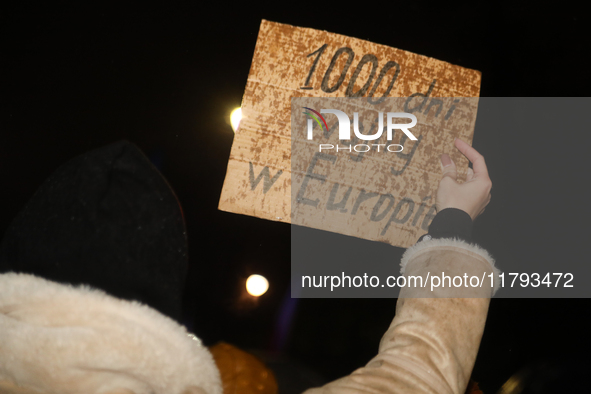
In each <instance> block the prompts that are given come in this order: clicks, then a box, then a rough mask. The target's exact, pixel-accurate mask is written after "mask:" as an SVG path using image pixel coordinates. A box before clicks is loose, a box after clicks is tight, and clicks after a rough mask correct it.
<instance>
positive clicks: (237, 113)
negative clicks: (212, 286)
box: [230, 107, 264, 293]
mask: <svg viewBox="0 0 591 394" xmlns="http://www.w3.org/2000/svg"><path fill="white" fill-rule="evenodd" d="M240 119H242V108H240V107H238V108H236V109H235V110H234V111H232V114H231V115H230V123H231V124H232V130H234V132H236V129H238V125H239V124H240ZM263 293H264V292H263Z"/></svg>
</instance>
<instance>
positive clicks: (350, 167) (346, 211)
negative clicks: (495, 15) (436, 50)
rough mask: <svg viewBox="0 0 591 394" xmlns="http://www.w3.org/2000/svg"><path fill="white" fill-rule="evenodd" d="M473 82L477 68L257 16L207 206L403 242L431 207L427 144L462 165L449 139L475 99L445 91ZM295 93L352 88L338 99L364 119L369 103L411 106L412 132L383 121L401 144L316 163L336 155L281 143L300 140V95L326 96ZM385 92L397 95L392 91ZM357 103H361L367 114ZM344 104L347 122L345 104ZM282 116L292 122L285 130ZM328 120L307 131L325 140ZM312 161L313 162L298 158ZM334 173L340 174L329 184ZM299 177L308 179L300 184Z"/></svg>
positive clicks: (329, 94) (470, 123)
mask: <svg viewBox="0 0 591 394" xmlns="http://www.w3.org/2000/svg"><path fill="white" fill-rule="evenodd" d="M479 92H480V73H479V72H478V71H474V70H469V69H465V68H462V67H459V66H454V65H451V64H449V63H446V62H442V61H439V60H436V59H432V58H428V57H425V56H421V55H417V54H414V53H410V52H405V51H402V50H399V49H395V48H391V47H387V46H384V45H379V44H374V43H370V42H367V41H363V40H359V39H355V38H350V37H346V36H342V35H338V34H332V33H328V32H324V31H318V30H313V29H306V28H299V27H294V26H289V25H284V24H279V23H273V22H268V21H263V22H262V23H261V28H260V31H259V36H258V39H257V43H256V48H255V53H254V57H253V61H252V65H251V69H250V73H249V76H248V80H247V84H246V89H245V93H244V98H243V102H242V116H243V118H242V121H241V123H240V127H239V129H238V130H237V131H236V135H235V138H234V142H233V145H232V150H231V154H230V159H229V162H228V169H227V174H226V179H225V181H224V186H223V190H222V194H221V197H220V203H219V209H221V210H224V211H229V212H234V213H240V214H246V215H252V216H256V217H260V218H264V219H269V220H276V221H283V222H287V223H294V224H302V225H306V226H310V227H314V228H319V229H323V230H329V231H335V232H339V233H343V234H347V235H352V236H356V237H360V238H366V239H371V240H379V241H384V242H388V243H390V244H392V245H395V246H402V247H407V246H409V245H411V244H413V243H414V242H415V241H416V239H417V238H418V237H419V236H420V235H421V234H423V233H424V232H426V228H428V225H429V223H430V220H431V219H432V217H433V216H434V213H435V209H434V203H435V197H434V192H435V190H436V188H437V183H438V181H439V179H440V168H439V155H440V154H441V153H444V152H445V153H449V154H451V156H452V159H453V160H454V161H455V162H456V164H457V165H458V169H459V172H460V173H465V171H466V169H467V166H468V161H467V160H466V159H465V158H464V157H463V156H461V154H459V153H458V152H456V151H455V150H454V149H452V147H453V139H454V138H456V137H459V138H462V139H463V140H465V141H467V142H471V141H472V136H473V130H474V122H475V116H476V107H477V99H463V100H460V99H454V98H477V97H478V96H479ZM299 97H301V98H319V99H320V98H335V99H336V98H339V97H340V98H345V97H346V98H351V99H353V98H360V99H359V100H361V101H349V102H345V103H344V104H343V105H344V107H347V106H351V105H352V106H353V107H357V108H361V107H364V106H365V107H366V108H365V111H366V113H365V116H364V112H363V111H364V110H360V112H359V119H364V120H361V121H360V124H361V125H362V126H360V128H364V129H365V130H370V129H371V127H372V126H371V125H370V124H365V123H364V121H368V120H373V119H374V118H376V115H377V114H378V112H380V111H381V112H384V113H386V114H387V113H388V112H395V111H393V110H391V109H392V108H393V106H395V107H398V109H399V112H408V113H412V114H414V115H415V116H416V117H417V120H418V125H417V126H416V127H417V128H416V129H415V131H416V136H417V137H418V138H417V139H416V140H412V139H411V138H408V136H406V134H404V133H402V132H401V131H400V130H395V131H394V135H393V138H392V139H391V141H390V142H391V143H392V144H397V145H400V146H402V147H403V150H402V151H400V152H396V151H395V150H396V149H394V151H392V152H387V153H388V155H385V154H384V151H382V152H375V154H373V155H372V152H367V153H364V155H365V156H366V159H364V160H357V161H356V160H354V159H351V157H355V156H356V155H359V154H360V153H362V152H358V151H357V150H355V151H351V152H349V151H347V152H344V154H345V155H348V156H347V157H348V161H347V162H346V161H345V160H344V157H345V156H342V158H339V163H344V164H345V166H344V167H335V166H332V167H329V166H327V164H336V163H337V162H336V160H335V162H334V163H331V162H330V161H326V160H322V159H319V157H318V156H317V155H316V153H321V152H318V145H319V144H318V143H316V145H310V148H309V149H307V150H305V153H302V154H299V155H298V156H297V157H293V156H292V143H296V141H297V140H302V141H303V140H306V131H305V128H306V127H307V124H308V123H307V120H308V119H310V117H309V116H308V115H304V114H302V111H303V110H302V108H301V107H304V106H306V107H307V106H308V105H316V108H317V110H318V111H320V108H327V107H326V105H327V104H325V103H318V104H314V102H313V101H312V103H311V104H310V103H308V104H306V102H302V103H303V104H302V103H295V104H294V103H292V101H295V99H294V100H292V98H299ZM363 97H366V98H365V99H362V98H363ZM393 97H400V98H401V99H394V100H398V101H396V102H392V101H391V100H392V99H390V98H393ZM367 98H369V99H367ZM436 98H437V99H436ZM389 100H390V101H389ZM330 103H331V104H330V105H333V104H334V105H337V104H336V102H335V103H332V102H330ZM385 105H389V107H387V108H386V107H384V106H385ZM292 106H293V107H292ZM368 106H370V107H371V108H369V107H368ZM295 108H297V111H298V112H297V114H298V116H300V115H301V116H300V117H299V118H297V120H294V119H295V118H293V117H292V112H294V115H295ZM308 108H312V107H308ZM367 111H370V112H371V111H373V112H372V113H373V115H371V114H370V113H369V112H367ZM308 113H309V114H311V112H308ZM448 114H449V115H448ZM349 116H350V118H351V121H352V122H353V113H352V112H351V113H349ZM446 116H447V118H446ZM300 121H301V124H297V122H300ZM384 121H385V120H384ZM292 122H296V123H293V124H296V126H295V127H298V130H299V132H298V133H297V135H296V134H295V133H294V135H293V136H292V131H293V130H294V129H293V128H292V127H294V126H292ZM385 122H386V121H385ZM336 123H337V122H336V117H334V116H333V115H329V116H326V123H325V125H324V126H322V127H324V128H322V127H320V128H318V127H319V125H316V126H315V127H317V129H316V131H315V132H316V133H317V136H322V135H323V134H322V133H325V135H324V137H326V138H325V140H323V141H320V140H319V139H320V138H324V137H317V140H316V141H315V142H322V143H329V140H330V138H336V137H335V136H337V135H338V133H332V134H331V133H329V130H328V129H327V128H329V129H330V128H334V127H335V125H336ZM351 129H353V123H351ZM329 134H330V135H329ZM383 137H384V138H385V137H386V133H385V132H384V136H383ZM405 137H406V138H405ZM333 142H334V141H333ZM342 142H343V141H341V146H342V145H343V144H342ZM353 142H354V141H351V142H350V145H351V146H352V145H354V144H353ZM357 142H359V141H357ZM361 142H363V141H361ZM377 142H378V141H377V140H376V141H374V143H377ZM337 144H338V139H337ZM333 145H334V144H333ZM294 146H295V145H294ZM374 150H375V148H374ZM299 152H304V151H301V150H300V151H299ZM324 154H327V155H330V154H333V155H334V154H335V152H334V151H333V152H328V151H327V152H324ZM338 154H339V155H342V152H338ZM315 155H316V156H315ZM362 156H363V155H362ZM314 157H316V159H314ZM312 161H314V166H312V167H314V168H312V170H310V164H311V163H312ZM322 166H324V167H326V168H324V169H323V168H322ZM294 171H295V173H293V172H294ZM310 171H312V172H310ZM345 173H346V174H348V176H347V182H346V183H347V185H346V187H345V188H340V189H341V190H340V189H339V187H340V185H341V184H342V181H343V180H344V177H343V174H345ZM311 174H322V175H320V177H321V178H322V177H324V181H320V182H319V181H316V182H311V181H310V179H316V180H318V179H319V178H318V177H316V178H315V176H314V175H311ZM355 174H357V177H356V175H355ZM368 174H371V176H369V177H368ZM306 178H309V180H308V182H306V183H307V185H306V188H305V190H304V194H302V193H301V188H302V183H303V182H304V181H305V179H306ZM380 179H381V180H380ZM339 180H340V181H341V183H339V182H338V181H339ZM372 180H373V181H372ZM372 182H373V183H372ZM335 183H337V184H339V186H337V187H335V186H334V184H335ZM349 187H350V188H351V191H350V192H349V194H348V196H347V199H346V200H345V199H344V197H345V195H346V193H347V192H348V190H349ZM292 188H293V189H294V190H292ZM296 188H297V190H296ZM339 190H340V191H339ZM310 193H312V194H313V195H314V198H311V196H312V194H310ZM331 193H332V197H331ZM372 193H373V194H372ZM298 195H299V197H300V200H299V201H304V202H307V201H316V200H318V203H317V204H315V206H312V205H310V204H306V203H304V204H300V203H299V202H298ZM302 198H303V200H302ZM359 199H362V200H364V201H365V203H363V204H362V202H361V201H360V200H359ZM366 200H367V201H366ZM294 204H297V205H298V206H297V207H296V206H294ZM331 204H332V205H331ZM339 204H340V205H339ZM300 205H301V206H300ZM337 205H338V209H337V208H335V206H337ZM376 206H377V208H376ZM411 206H412V212H411V213H410V214H409V212H410V211H411ZM355 207H357V209H356V210H355ZM333 208H334V209H333ZM396 209H398V212H397V213H396V215H394V217H392V213H393V212H394V211H395V210H396ZM353 211H355V214H352V212H353ZM296 212H298V214H297V215H295V216H294V213H296ZM358 213H359V214H358ZM339 214H340V216H339ZM372 214H373V216H372ZM347 215H348V216H347ZM378 218H379V219H380V220H376V219H378ZM402 218H406V220H405V221H402ZM386 223H389V224H388V226H387V228H386V231H384V227H386Z"/></svg>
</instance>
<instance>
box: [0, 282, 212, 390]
mask: <svg viewBox="0 0 591 394" xmlns="http://www.w3.org/2000/svg"><path fill="white" fill-rule="evenodd" d="M193 338H194V339H192V338H191V337H189V336H188V333H187V331H186V330H185V328H184V327H182V326H181V325H179V324H178V323H176V322H175V321H173V320H172V319H169V318H168V317H166V316H164V315H162V314H160V313H159V312H157V311H156V310H154V309H151V308H149V307H147V306H145V305H142V304H139V303H137V302H129V301H124V300H120V299H117V298H115V297H112V296H110V295H108V294H106V293H104V292H102V291H99V290H95V289H91V288H89V287H86V286H80V287H73V286H69V285H62V284H58V283H55V282H51V281H48V280H45V279H42V278H38V277H35V276H33V275H27V274H15V273H8V274H2V275H0V349H1V351H0V381H2V380H4V381H6V380H8V381H11V382H13V383H15V384H16V385H18V386H19V387H26V388H29V389H31V390H32V391H36V392H39V393H63V394H74V393H76V394H78V393H80V394H81V393H84V394H94V393H96V394H99V393H108V392H115V391H117V390H120V389H127V390H130V392H133V393H134V394H148V393H151V394H165V393H166V394H181V393H183V392H184V391H185V390H187V389H188V388H190V387H193V390H195V391H187V392H201V391H203V392H205V393H207V394H221V392H222V389H221V382H220V376H219V372H218V370H217V367H216V365H215V363H214V361H213V358H212V356H211V354H210V353H209V351H208V350H207V349H206V348H205V347H204V346H203V345H202V344H201V341H199V340H198V339H197V338H196V337H193ZM199 389H201V391H200V390H199Z"/></svg>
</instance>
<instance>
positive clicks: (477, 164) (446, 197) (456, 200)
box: [435, 139, 492, 220]
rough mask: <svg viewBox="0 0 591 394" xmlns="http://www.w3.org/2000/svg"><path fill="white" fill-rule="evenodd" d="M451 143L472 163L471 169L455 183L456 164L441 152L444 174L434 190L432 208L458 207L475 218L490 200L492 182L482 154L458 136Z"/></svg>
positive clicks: (438, 209) (439, 209)
mask: <svg viewBox="0 0 591 394" xmlns="http://www.w3.org/2000/svg"><path fill="white" fill-rule="evenodd" d="M454 144H455V146H456V148H458V150H459V151H460V152H462V153H463V154H464V156H466V157H467V158H468V160H470V161H471V162H472V167H473V168H474V169H472V168H469V169H468V175H467V177H466V182H464V183H458V181H457V172H456V165H455V163H454V162H453V161H452V160H451V157H449V155H447V154H443V155H441V166H442V168H443V177H442V178H441V182H439V189H437V199H436V201H435V207H436V208H437V212H439V211H441V210H443V209H446V208H457V209H461V210H462V211H465V212H467V213H468V214H469V215H470V217H471V218H472V220H474V219H476V217H477V216H478V215H480V214H481V213H482V211H484V208H485V207H486V206H487V205H488V203H489V201H490V189H491V187H492V182H491V180H490V178H489V177H488V170H487V169H486V163H485V162H484V157H482V155H481V154H480V153H478V151H476V149H474V148H472V147H471V146H470V145H468V144H467V143H465V142H464V141H462V140H460V139H456V140H455V142H454Z"/></svg>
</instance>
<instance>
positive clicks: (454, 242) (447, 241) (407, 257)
mask: <svg viewBox="0 0 591 394" xmlns="http://www.w3.org/2000/svg"><path fill="white" fill-rule="evenodd" d="M441 247H451V248H455V249H458V250H459V251H460V252H468V253H473V254H475V255H476V256H477V257H480V258H482V259H483V260H485V261H486V262H488V263H489V264H490V266H491V268H492V271H493V273H494V275H495V276H494V278H495V281H494V284H495V286H494V289H493V295H494V294H495V293H496V292H497V290H498V289H499V286H500V284H499V274H500V273H501V271H500V270H499V269H498V268H497V267H496V266H495V260H494V259H493V258H492V256H491V255H490V254H489V253H488V252H487V251H486V250H484V249H482V248H481V247H480V246H478V245H474V244H469V243H467V242H465V241H462V240H459V239H456V238H453V239H452V238H441V239H431V240H428V241H421V242H418V243H416V244H414V245H413V246H411V247H410V248H408V249H407V250H406V251H405V252H404V254H403V255H402V260H401V261H400V273H401V274H403V275H404V270H405V269H406V266H407V264H408V263H409V262H410V261H411V259H412V258H413V257H415V256H416V255H418V254H419V253H422V252H424V251H427V250H429V249H431V248H441Z"/></svg>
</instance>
